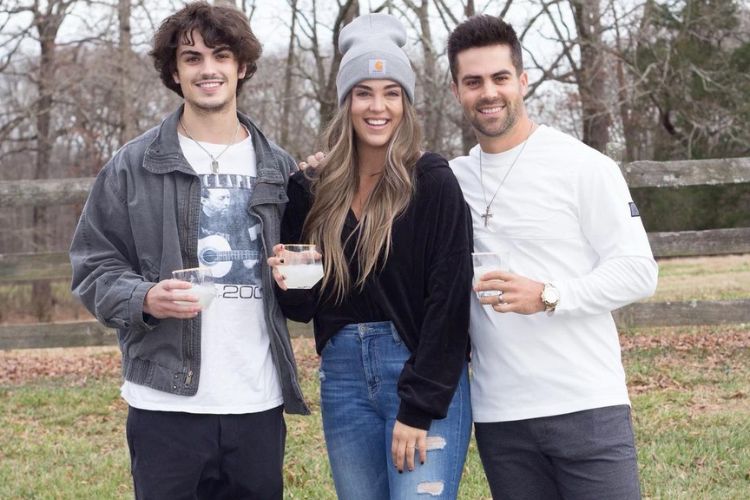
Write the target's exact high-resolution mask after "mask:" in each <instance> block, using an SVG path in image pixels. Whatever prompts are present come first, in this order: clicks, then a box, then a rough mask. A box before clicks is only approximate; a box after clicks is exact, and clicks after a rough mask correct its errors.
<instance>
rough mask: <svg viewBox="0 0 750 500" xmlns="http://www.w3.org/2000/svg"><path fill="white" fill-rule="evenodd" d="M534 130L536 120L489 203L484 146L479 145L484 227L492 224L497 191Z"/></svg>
mask: <svg viewBox="0 0 750 500" xmlns="http://www.w3.org/2000/svg"><path fill="white" fill-rule="evenodd" d="M533 131H534V122H531V126H530V127H529V133H528V134H527V135H526V139H524V141H523V145H522V146H521V150H520V151H519V152H518V154H517V155H516V157H515V158H514V159H513V163H511V164H510V167H508V171H507V172H505V175H504V176H503V178H502V179H501V180H500V184H499V185H498V186H497V189H495V193H494V194H493V195H492V198H491V199H490V201H489V203H487V193H485V191H484V169H483V168H482V146H481V145H480V146H479V183H480V184H481V185H482V199H483V200H484V213H483V214H482V215H481V217H482V219H484V227H489V225H490V219H491V218H492V217H493V216H494V214H493V213H492V204H493V203H494V202H495V197H496V196H497V193H498V192H500V188H501V187H503V184H505V180H506V179H507V178H508V176H509V175H510V172H511V171H512V170H513V167H515V166H516V162H517V161H518V159H519V158H520V157H521V154H523V150H524V149H526V144H528V142H529V137H531V133H532V132H533Z"/></svg>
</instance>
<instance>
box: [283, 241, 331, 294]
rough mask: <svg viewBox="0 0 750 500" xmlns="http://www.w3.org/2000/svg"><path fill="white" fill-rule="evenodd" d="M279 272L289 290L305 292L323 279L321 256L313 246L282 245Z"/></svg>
mask: <svg viewBox="0 0 750 500" xmlns="http://www.w3.org/2000/svg"><path fill="white" fill-rule="evenodd" d="M281 258H282V259H284V263H283V264H281V265H280V266H279V272H280V273H281V274H282V275H283V276H284V283H286V287H287V288H290V289H299V290H306V289H309V288H312V287H313V286H315V284H316V283H317V282H318V281H320V280H321V278H323V256H322V255H320V252H318V250H317V249H316V248H315V245H286V244H285V245H284V251H283V252H282V254H281Z"/></svg>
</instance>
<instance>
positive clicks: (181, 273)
mask: <svg viewBox="0 0 750 500" xmlns="http://www.w3.org/2000/svg"><path fill="white" fill-rule="evenodd" d="M172 278H174V279H176V280H180V281H187V282H188V283H190V284H191V285H193V286H192V287H191V288H186V289H184V290H180V292H181V294H183V295H195V296H197V297H198V305H200V308H201V309H206V308H208V306H210V305H211V302H213V300H214V297H216V288H215V287H214V277H213V274H212V273H211V269H209V268H207V267H194V268H192V269H178V270H177V271H172ZM175 302H177V303H178V304H181V305H186V306H189V305H193V304H194V302H187V301H182V300H177V301H175Z"/></svg>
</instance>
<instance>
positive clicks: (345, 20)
mask: <svg viewBox="0 0 750 500" xmlns="http://www.w3.org/2000/svg"><path fill="white" fill-rule="evenodd" d="M358 15H359V0H347V1H346V2H345V3H344V4H343V5H342V6H341V9H340V10H339V13H338V15H337V16H336V22H335V24H334V25H333V48H334V49H333V56H332V57H331V67H330V69H329V71H328V79H327V80H326V84H325V86H324V87H323V91H322V94H321V95H320V96H319V100H320V131H321V132H322V131H323V130H325V129H326V127H327V126H328V122H330V121H331V118H333V115H334V114H335V113H336V108H338V102H337V100H336V75H337V74H338V72H339V66H340V65H341V53H340V52H339V49H338V41H339V33H341V29H342V28H343V27H344V26H346V25H347V24H349V23H350V22H351V21H352V19H354V18H355V17H357V16H358Z"/></svg>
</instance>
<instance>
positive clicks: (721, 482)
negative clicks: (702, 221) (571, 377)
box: [0, 255, 750, 500]
mask: <svg viewBox="0 0 750 500" xmlns="http://www.w3.org/2000/svg"><path fill="white" fill-rule="evenodd" d="M659 264H660V282H659V290H658V291H657V295H656V297H654V299H653V300H689V299H702V300H717V299H737V298H748V297H750V255H745V256H728V257H717V258H696V259H669V260H663V261H660V263H659ZM53 290H54V294H55V297H56V301H57V304H58V305H57V306H56V307H58V308H60V309H62V310H67V311H70V312H69V314H72V315H76V316H77V315H78V314H79V313H78V312H77V311H78V309H75V308H74V306H73V304H74V302H73V300H72V298H71V297H70V295H69V293H68V291H67V284H66V283H58V284H55V285H54V288H53ZM30 293H31V287H30V286H29V285H3V286H0V302H2V303H4V304H6V305H7V307H6V311H11V312H10V315H6V317H5V318H2V317H0V321H2V320H3V319H4V320H6V321H7V320H13V319H14V318H15V317H16V316H18V314H15V313H13V312H12V311H13V310H16V311H19V310H20V311H23V310H24V309H25V308H26V307H27V302H28V301H29V300H30ZM19 317H20V316H19ZM22 319H25V320H28V318H22ZM621 339H622V343H623V349H624V350H623V361H624V364H625V368H626V371H627V374H628V382H629V387H630V390H631V399H632V402H633V420H634V424H635V431H636V441H637V446H638V457H639V467H640V475H641V483H642V488H643V494H644V498H654V499H656V498H658V499H662V498H664V499H691V500H692V499H721V500H724V499H745V498H750V494H748V492H750V325H735V326H716V327H679V328H653V329H632V330H629V331H627V332H625V333H623V334H622V336H621ZM294 343H295V350H296V351H297V357H298V361H299V366H300V375H301V380H302V387H303V391H304V393H305V395H306V396H307V399H308V401H309V402H310V403H311V406H312V409H313V415H312V416H311V417H298V416H287V428H288V439H287V448H286V451H287V453H286V462H285V472H284V473H285V484H286V490H285V497H286V498H290V499H331V498H335V494H334V490H333V484H332V482H331V480H330V470H329V467H328V461H327V458H326V451H325V443H324V441H323V434H322V430H321V423H320V412H319V406H318V400H317V399H318V398H317V395H318V379H317V359H316V356H315V355H314V350H313V346H312V341H311V340H309V339H297V340H295V341H294ZM74 351H75V350H71V351H66V352H74ZM27 352H28V351H27ZM20 355H28V354H25V353H24V354H20ZM99 355H107V356H117V354H116V353H114V352H113V351H108V353H104V354H99ZM3 356H4V354H3V352H2V351H0V498H2V499H22V498H23V499H25V498H35V499H36V498H41V499H46V498H55V499H81V498H96V499H109V498H132V486H131V478H130V473H129V463H130V462H129V457H128V452H127V445H126V443H125V415H126V406H125V404H124V403H123V402H122V400H121V399H120V397H119V384H120V380H119V376H118V375H117V373H116V371H115V370H110V372H111V374H110V375H101V376H91V373H94V371H91V372H89V376H88V377H86V378H84V377H77V378H76V377H72V376H70V375H65V376H62V375H52V376H44V377H40V376H35V375H32V376H29V375H26V376H24V377H20V380H22V382H18V381H13V382H10V380H18V379H19V377H7V376H6V377H5V378H4V377H3V376H2V375H3V372H4V371H5V372H6V373H7V371H8V370H11V371H12V370H13V369H14V368H13V367H14V366H16V365H13V364H12V363H8V361H7V360H6V359H5V358H3ZM78 356H81V354H78ZM65 359H66V361H67V358H65ZM41 372H42V373H44V370H42V371H41ZM29 373H32V374H33V373H37V371H34V370H31V371H30V372H29ZM95 373H109V372H107V370H106V369H104V370H102V369H99V370H97V371H95ZM3 380H6V381H7V382H3ZM459 495H460V498H461V499H466V500H477V499H484V498H489V490H488V488H487V483H486V481H485V479H484V476H483V473H482V467H481V464H480V462H479V458H478V455H477V452H476V447H475V445H474V443H473V442H472V444H471V446H470V450H469V456H468V458H467V463H466V467H465V470H464V475H463V479H462V482H461V489H460V493H459Z"/></svg>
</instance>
